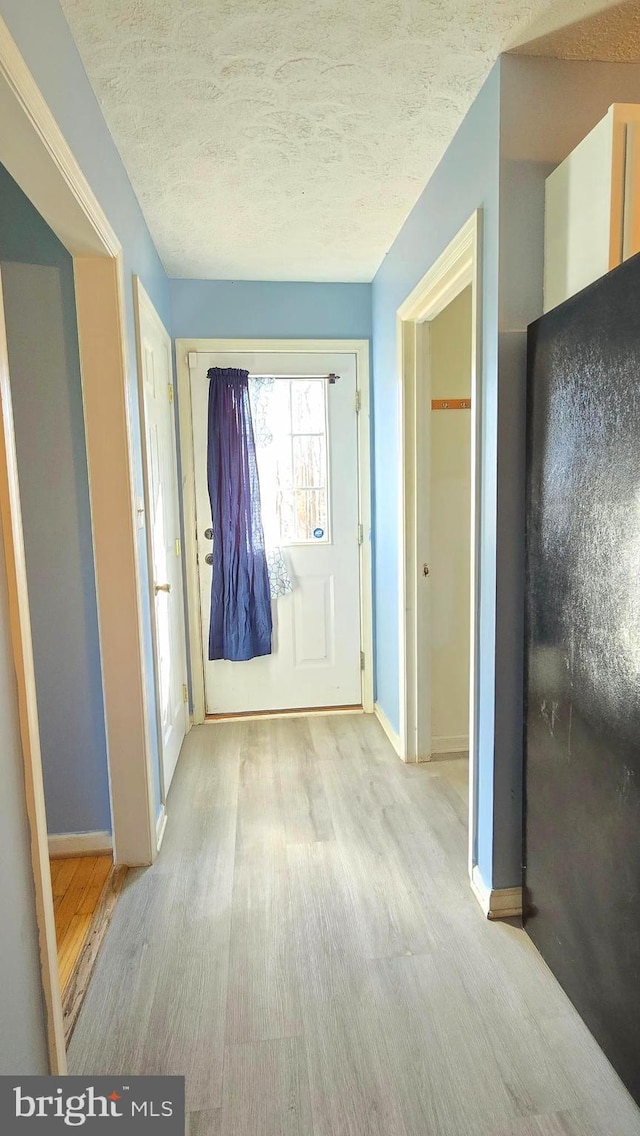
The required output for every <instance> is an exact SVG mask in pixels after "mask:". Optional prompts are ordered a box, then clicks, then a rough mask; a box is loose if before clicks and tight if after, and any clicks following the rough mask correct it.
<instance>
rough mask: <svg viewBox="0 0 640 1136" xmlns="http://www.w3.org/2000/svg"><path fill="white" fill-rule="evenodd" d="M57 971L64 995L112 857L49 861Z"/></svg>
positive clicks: (111, 863) (69, 857) (68, 857)
mask: <svg viewBox="0 0 640 1136" xmlns="http://www.w3.org/2000/svg"><path fill="white" fill-rule="evenodd" d="M50 866H51V886H52V889H53V900H54V908H55V919H56V940H57V945H58V970H59V972H60V988H61V990H62V991H63V992H64V991H65V989H66V987H67V985H68V983H69V982H70V980H71V977H72V975H73V972H74V969H75V967H76V964H77V962H78V959H79V958H80V955H81V953H82V948H83V947H84V944H85V941H86V939H87V936H88V934H89V931H90V928H91V922H92V919H93V916H94V913H95V911H96V909H97V907H98V904H99V902H100V896H101V895H102V891H103V888H104V886H105V884H106V882H107V877H108V875H109V872H110V871H111V868H112V866H113V859H112V856H111V853H108V854H106V855H98V856H66V857H60V858H59V859H54V860H51V862H50Z"/></svg>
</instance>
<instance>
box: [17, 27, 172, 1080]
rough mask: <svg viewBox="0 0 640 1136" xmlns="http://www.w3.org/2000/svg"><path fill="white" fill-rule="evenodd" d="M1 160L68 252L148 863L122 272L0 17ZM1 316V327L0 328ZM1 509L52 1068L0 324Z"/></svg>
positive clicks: (129, 847) (106, 657)
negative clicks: (72, 267) (72, 275)
mask: <svg viewBox="0 0 640 1136" xmlns="http://www.w3.org/2000/svg"><path fill="white" fill-rule="evenodd" d="M0 162H2V164H3V165H4V167H5V168H6V169H7V170H8V172H9V173H10V174H11V176H12V177H13V179H14V180H15V181H16V182H17V184H18V185H19V186H20V188H21V189H22V191H23V192H24V193H25V195H26V196H27V197H28V199H29V200H30V201H31V203H32V204H33V206H34V207H35V208H36V209H37V210H38V212H39V213H40V215H41V216H42V217H43V218H44V220H45V221H46V222H47V224H48V225H49V226H50V228H51V229H52V230H53V232H54V233H55V234H56V236H57V237H58V238H59V240H60V241H61V242H62V244H63V245H64V246H65V248H66V249H67V250H68V251H69V253H70V254H71V255H72V257H73V263H74V277H75V288H76V309H77V318H78V339H79V347H80V365H81V373H82V390H83V401H84V419H85V433H86V445H87V465H88V473H89V493H90V502H91V517H92V529H93V544H94V560H95V569H96V594H97V603H98V622H99V635H100V654H101V664H102V685H103V695H104V706H105V725H106V734H107V747H108V763H109V786H110V797H111V819H112V828H113V851H114V858H115V860H116V862H117V863H120V864H128V865H134V864H137V865H144V864H150V863H151V862H152V861H153V860H154V858H155V856H156V854H157V847H158V845H157V833H156V820H157V818H156V807H155V793H154V778H153V769H152V752H151V744H150V738H149V730H148V722H149V713H148V707H147V697H146V677H147V676H146V671H145V657H144V647H143V632H142V601H141V595H140V576H139V564H138V551H137V548H138V546H137V534H136V529H135V500H134V492H133V477H132V450H131V422H130V419H129V402H128V394H127V392H128V389H129V381H128V357H127V348H126V342H127V331H126V320H125V313H124V295H125V277H124V268H123V258H122V249H121V245H120V241H119V239H118V237H117V235H116V234H115V232H114V230H113V228H112V227H111V225H110V223H109V221H108V219H107V217H106V215H105V213H104V211H103V210H102V208H101V206H100V203H99V201H98V200H97V198H96V197H95V195H94V193H93V191H92V189H91V187H90V185H89V183H88V182H87V180H86V178H85V176H84V174H83V172H82V170H81V168H80V166H79V164H78V162H77V160H76V158H75V156H74V154H73V152H72V151H71V149H70V147H69V145H68V143H67V141H66V139H65V138H64V135H63V134H62V132H61V130H60V128H59V126H58V124H57V123H56V121H55V118H54V117H53V114H52V113H51V110H50V108H49V107H48V105H47V103H46V101H45V99H44V98H43V96H42V94H41V92H40V90H39V88H38V86H37V84H36V82H35V80H34V78H33V76H32V75H31V72H30V71H29V68H28V67H27V65H26V63H25V61H24V59H23V58H22V55H21V54H20V51H19V49H18V46H17V44H16V43H15V41H14V39H13V37H12V36H11V33H10V31H9V29H8V27H7V25H6V23H5V22H4V20H2V18H0ZM1 322H2V321H0V323H1ZM0 388H1V396H2V397H1V398H0V403H1V405H0V410H1V415H0V418H1V421H0V427H1V429H0V435H1V440H2V444H1V445H0V513H1V514H2V525H3V531H4V534H5V560H6V569H7V581H8V590H9V608H10V612H11V629H12V648H13V656H14V665H15V674H16V686H17V703H18V712H19V716H20V726H21V744H22V757H23V763H24V780H25V804H26V809H27V814H28V817H29V824H30V829H31V867H32V873H33V878H34V887H35V896H36V915H37V922H38V932H39V937H40V966H41V975H42V990H43V1000H44V1009H45V1028H46V1034H47V1050H48V1059H49V1071H50V1073H52V1074H56V1075H63V1074H65V1073H66V1069H67V1066H66V1052H65V1042H64V1025H63V1016H62V1003H61V998H60V984H59V978H58V967H57V951H56V934H55V923H54V919H53V898H52V891H51V876H50V870H49V849H48V837H47V825H46V816H45V805H44V790H43V778H42V762H41V755H40V744H39V729H38V715H37V705H36V690H35V677H34V672H33V659H32V648H31V629H30V614H29V605H28V592H27V580H26V566H25V562H24V549H23V543H22V515H21V511H20V497H19V491H18V480H17V465H16V459H15V439H14V435H13V423H12V415H11V390H10V376H9V361H8V358H7V352H6V343H5V341H4V334H3V329H2V328H1V327H0Z"/></svg>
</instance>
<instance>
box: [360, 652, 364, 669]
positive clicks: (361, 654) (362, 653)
mask: <svg viewBox="0 0 640 1136" xmlns="http://www.w3.org/2000/svg"><path fill="white" fill-rule="evenodd" d="M364 667H365V657H364V651H361V652H360V670H361V671H363V670H364Z"/></svg>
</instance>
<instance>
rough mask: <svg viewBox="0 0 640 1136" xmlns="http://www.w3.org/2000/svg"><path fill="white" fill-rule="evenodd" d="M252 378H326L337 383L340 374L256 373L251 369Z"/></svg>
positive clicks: (250, 376)
mask: <svg viewBox="0 0 640 1136" xmlns="http://www.w3.org/2000/svg"><path fill="white" fill-rule="evenodd" d="M249 378H250V379H325V380H326V381H327V382H329V383H335V382H337V381H338V379H339V378H340V375H334V374H333V372H331V373H330V374H328V375H254V373H253V371H249Z"/></svg>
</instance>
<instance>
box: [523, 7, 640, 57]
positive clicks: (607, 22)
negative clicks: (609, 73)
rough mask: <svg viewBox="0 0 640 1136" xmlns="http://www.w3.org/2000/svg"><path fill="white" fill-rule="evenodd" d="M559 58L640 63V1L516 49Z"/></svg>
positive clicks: (598, 15) (561, 29)
mask: <svg viewBox="0 0 640 1136" xmlns="http://www.w3.org/2000/svg"><path fill="white" fill-rule="evenodd" d="M516 50H517V51H519V52H524V53H526V54H527V55H546V56H551V58H555V59H592V60H593V59H599V60H600V61H601V62H609V63H611V62H615V63H640V0H628V2H627V3H624V4H619V5H618V6H616V7H615V8H607V9H606V11H604V12H597V13H596V14H595V15H593V16H590V17H588V18H587V19H583V20H580V21H579V22H577V23H574V24H570V25H569V27H565V28H560V29H558V30H557V31H555V32H549V33H547V34H546V35H541V36H538V37H537V38H535V39H533V40H531V41H530V42H529V43H527V44H525V45H524V46H522V47H519V48H517V49H516Z"/></svg>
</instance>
